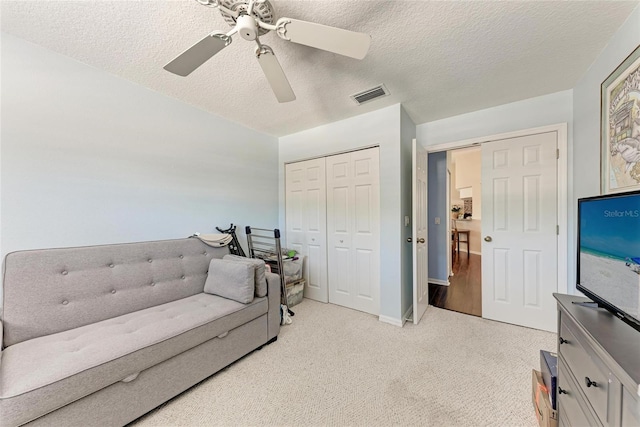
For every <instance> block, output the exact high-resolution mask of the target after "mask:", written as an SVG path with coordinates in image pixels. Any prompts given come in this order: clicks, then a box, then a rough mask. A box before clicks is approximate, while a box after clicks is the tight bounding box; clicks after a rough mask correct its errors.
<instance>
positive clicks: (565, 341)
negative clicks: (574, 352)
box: [560, 337, 569, 344]
mask: <svg viewBox="0 0 640 427" xmlns="http://www.w3.org/2000/svg"><path fill="white" fill-rule="evenodd" d="M560 344H569V340H565V339H564V338H562V337H560Z"/></svg>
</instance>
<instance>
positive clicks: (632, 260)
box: [577, 191, 640, 328]
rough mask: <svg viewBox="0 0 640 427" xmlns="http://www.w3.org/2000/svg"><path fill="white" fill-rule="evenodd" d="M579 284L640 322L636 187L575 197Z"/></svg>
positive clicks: (639, 222)
mask: <svg viewBox="0 0 640 427" xmlns="http://www.w3.org/2000/svg"><path fill="white" fill-rule="evenodd" d="M578 251H579V252H578V277H577V278H578V286H577V287H578V290H579V291H581V292H583V293H584V294H585V295H587V296H588V297H590V298H592V299H593V300H594V301H596V302H599V303H601V304H602V305H603V306H605V307H606V308H608V309H609V310H612V311H615V312H617V313H618V315H620V316H621V317H623V316H624V317H626V318H627V320H630V321H631V324H632V326H634V327H636V328H639V327H640V191H635V192H631V193H623V194H612V195H607V196H598V197H590V198H585V199H580V200H578Z"/></svg>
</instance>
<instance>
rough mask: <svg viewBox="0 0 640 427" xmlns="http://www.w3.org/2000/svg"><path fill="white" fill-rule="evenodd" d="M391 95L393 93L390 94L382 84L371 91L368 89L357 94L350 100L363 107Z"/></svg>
mask: <svg viewBox="0 0 640 427" xmlns="http://www.w3.org/2000/svg"><path fill="white" fill-rule="evenodd" d="M390 94H391V93H390V92H389V89H387V87H386V86H385V85H384V84H380V85H378V86H375V87H372V88H371V89H367V90H363V91H362V92H358V93H355V94H353V95H351V96H350V98H351V99H353V101H354V102H355V103H356V104H358V105H362V104H365V103H367V102H371V101H373V100H375V99H378V98H382V97H384V96H388V95H390Z"/></svg>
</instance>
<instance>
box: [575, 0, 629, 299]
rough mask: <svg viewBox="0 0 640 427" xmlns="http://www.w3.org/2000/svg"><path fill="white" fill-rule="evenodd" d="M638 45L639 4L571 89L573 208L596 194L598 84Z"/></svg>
mask: <svg viewBox="0 0 640 427" xmlns="http://www.w3.org/2000/svg"><path fill="white" fill-rule="evenodd" d="M638 45H640V6H638V7H636V8H635V10H634V11H633V13H632V14H631V15H630V16H629V18H628V19H627V21H626V22H625V23H624V25H623V26H622V27H620V29H619V30H618V31H617V32H616V34H615V35H614V36H613V37H612V38H611V40H610V41H609V43H608V44H607V46H606V47H605V48H604V50H603V51H602V52H601V53H600V55H599V56H598V58H597V59H596V60H595V61H594V63H593V64H591V67H589V70H588V71H587V72H586V73H585V74H584V75H583V76H582V77H581V78H580V80H579V81H578V83H577V84H576V86H575V87H574V89H573V113H574V122H573V131H574V141H575V143H574V157H573V164H574V168H573V170H574V174H573V182H574V188H573V189H574V192H573V194H574V197H573V199H572V208H573V211H574V212H575V211H576V209H577V200H578V198H580V197H587V196H595V195H598V194H600V173H599V171H600V85H601V84H602V82H603V81H604V80H605V79H606V78H607V77H608V76H609V74H611V72H613V70H615V69H616V67H617V66H618V65H619V64H620V63H621V62H622V61H623V60H624V59H625V58H626V57H627V56H628V55H629V54H630V53H631V52H632V51H633V50H634V49H635V48H636V47H637V46H638ZM575 227H576V226H575V224H573V227H572V228H571V230H572V233H571V236H572V238H573V242H571V243H573V244H574V246H572V247H573V248H574V251H573V253H572V254H571V255H572V257H571V258H570V259H571V260H572V262H573V264H570V268H569V271H570V272H571V273H572V274H573V276H572V277H571V279H570V281H569V286H570V290H571V289H575V265H576V251H575V239H576V229H575ZM571 267H573V268H571Z"/></svg>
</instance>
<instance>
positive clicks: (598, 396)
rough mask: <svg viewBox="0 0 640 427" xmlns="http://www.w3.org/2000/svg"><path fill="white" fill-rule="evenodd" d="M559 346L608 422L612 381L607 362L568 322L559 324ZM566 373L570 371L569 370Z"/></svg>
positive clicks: (577, 377) (583, 389)
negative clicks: (597, 354) (603, 360)
mask: <svg viewBox="0 0 640 427" xmlns="http://www.w3.org/2000/svg"><path fill="white" fill-rule="evenodd" d="M558 348H559V353H560V354H561V355H562V356H563V357H564V360H565V362H566V364H567V366H566V368H569V369H568V370H569V371H571V373H572V374H573V376H574V378H575V380H576V382H577V385H578V386H579V387H580V389H581V390H582V392H583V393H584V395H585V396H586V397H587V400H588V401H589V402H590V403H591V406H592V407H593V409H594V410H595V412H596V414H597V415H598V417H599V418H600V419H601V420H602V422H603V423H605V424H607V423H608V422H607V420H608V419H609V417H608V402H609V386H610V384H609V370H608V369H607V368H606V365H605V364H604V363H603V362H602V360H600V358H599V357H598V356H596V354H595V352H594V351H593V349H592V348H591V346H590V345H588V344H587V338H586V337H585V336H584V335H583V334H582V333H580V332H579V331H576V330H574V329H573V328H571V327H570V325H568V324H567V323H565V322H561V325H560V345H559V346H558ZM564 373H565V374H566V373H567V370H566V369H565V371H564ZM565 376H566V375H565Z"/></svg>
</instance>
